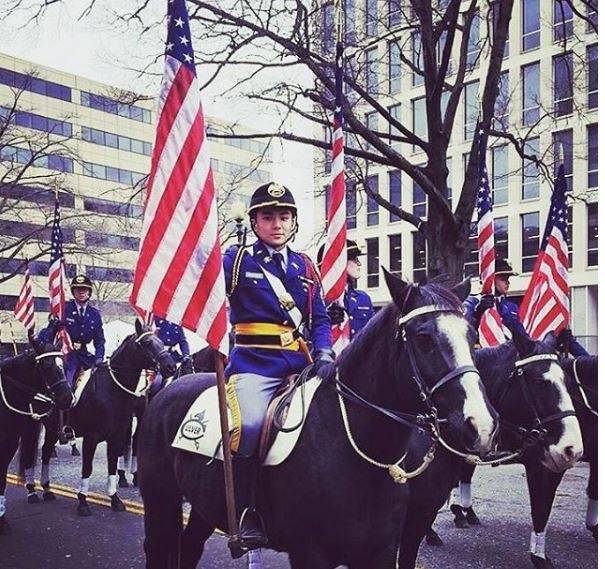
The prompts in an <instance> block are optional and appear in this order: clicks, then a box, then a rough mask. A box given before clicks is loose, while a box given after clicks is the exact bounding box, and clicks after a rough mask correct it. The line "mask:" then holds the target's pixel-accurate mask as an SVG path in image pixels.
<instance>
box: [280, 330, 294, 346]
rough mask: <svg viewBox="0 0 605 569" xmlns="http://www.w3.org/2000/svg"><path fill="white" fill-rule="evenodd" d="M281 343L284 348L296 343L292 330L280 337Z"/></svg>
mask: <svg viewBox="0 0 605 569" xmlns="http://www.w3.org/2000/svg"><path fill="white" fill-rule="evenodd" d="M279 342H280V344H281V346H282V348H285V347H286V346H289V345H290V344H292V343H294V333H293V332H292V331H290V330H289V331H288V332H282V333H281V334H280V335H279Z"/></svg>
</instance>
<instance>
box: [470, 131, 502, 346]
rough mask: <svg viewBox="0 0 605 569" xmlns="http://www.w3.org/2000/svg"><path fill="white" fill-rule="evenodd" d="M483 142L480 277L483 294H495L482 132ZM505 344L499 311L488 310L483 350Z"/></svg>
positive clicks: (479, 202) (484, 145)
mask: <svg viewBox="0 0 605 569" xmlns="http://www.w3.org/2000/svg"><path fill="white" fill-rule="evenodd" d="M479 136H481V137H482V139H481V142H480V144H481V147H480V150H479V152H480V156H481V174H480V180H479V191H478V192H477V249H478V251H479V276H480V278H481V283H482V285H481V294H494V280H495V275H494V273H495V271H496V244H495V241H494V215H493V211H492V197H491V190H490V187H489V177H488V174H487V140H488V135H487V133H483V132H482V131H479ZM505 341H506V338H505V336H504V329H503V327H502V318H501V316H500V314H499V313H498V310H497V309H496V308H495V307H494V308H489V309H488V310H486V311H485V312H484V313H483V316H482V317H481V320H480V322H479V343H480V344H481V345H482V346H485V347H488V346H498V345H500V344H502V343H503V342H505Z"/></svg>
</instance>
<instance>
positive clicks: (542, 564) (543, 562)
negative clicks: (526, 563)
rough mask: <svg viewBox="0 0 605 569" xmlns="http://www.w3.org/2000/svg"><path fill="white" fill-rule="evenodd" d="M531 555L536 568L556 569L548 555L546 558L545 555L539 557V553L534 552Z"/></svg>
mask: <svg viewBox="0 0 605 569" xmlns="http://www.w3.org/2000/svg"><path fill="white" fill-rule="evenodd" d="M530 557H531V562H532V563H533V565H534V567H535V568H536V569H554V567H555V566H554V565H553V564H552V562H551V560H550V559H549V558H548V557H546V559H545V558H544V557H538V556H537V555H534V554H533V553H530Z"/></svg>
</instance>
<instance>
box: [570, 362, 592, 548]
mask: <svg viewBox="0 0 605 569" xmlns="http://www.w3.org/2000/svg"><path fill="white" fill-rule="evenodd" d="M562 365H563V369H564V370H565V375H566V382H567V389H568V390H569V394H570V395H571V398H572V400H573V404H574V407H575V409H576V414H577V415H578V421H579V422H580V428H581V429H582V438H583V440H584V460H586V461H587V462H588V464H589V469H590V470H589V476H588V486H587V488H586V494H587V495H588V509H587V512H586V528H587V529H588V531H590V532H591V533H592V535H593V537H594V538H595V539H597V534H598V524H597V522H596V509H597V502H598V492H597V487H598V474H599V469H598V467H599V451H598V412H599V401H598V379H599V378H598V372H599V364H598V358H597V356H580V357H579V358H576V359H565V360H563V363H562Z"/></svg>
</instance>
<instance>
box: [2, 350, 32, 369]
mask: <svg viewBox="0 0 605 569" xmlns="http://www.w3.org/2000/svg"><path fill="white" fill-rule="evenodd" d="M32 354H33V350H32V349H29V350H26V351H25V352H23V353H22V354H18V355H16V356H6V357H5V358H3V359H2V360H0V368H2V367H5V366H10V365H16V366H20V365H22V364H23V363H25V360H27V359H28V358H30V357H31V356H32Z"/></svg>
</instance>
